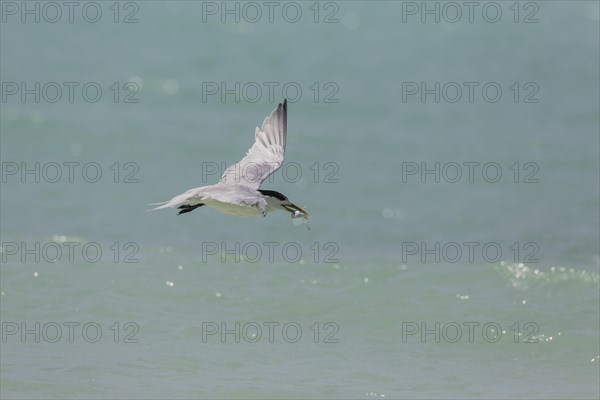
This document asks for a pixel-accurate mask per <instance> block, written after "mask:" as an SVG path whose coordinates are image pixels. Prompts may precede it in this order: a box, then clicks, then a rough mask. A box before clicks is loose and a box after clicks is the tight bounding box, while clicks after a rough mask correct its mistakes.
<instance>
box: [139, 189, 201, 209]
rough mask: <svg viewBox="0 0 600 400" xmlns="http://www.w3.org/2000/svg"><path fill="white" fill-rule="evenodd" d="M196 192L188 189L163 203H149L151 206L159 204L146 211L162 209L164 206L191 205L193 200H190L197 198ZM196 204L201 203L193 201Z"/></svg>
mask: <svg viewBox="0 0 600 400" xmlns="http://www.w3.org/2000/svg"><path fill="white" fill-rule="evenodd" d="M196 197H197V196H196V193H195V192H192V191H191V190H188V191H187V192H185V193H182V194H180V195H178V196H175V197H173V198H172V199H171V200H169V201H163V202H162V203H153V204H148V205H149V206H158V207H154V208H152V209H150V210H146V211H154V210H161V209H163V208H173V207H178V206H182V205H189V204H190V203H191V202H190V200H192V199H195V198H196ZM193 203H194V204H196V203H199V202H197V201H196V202H193Z"/></svg>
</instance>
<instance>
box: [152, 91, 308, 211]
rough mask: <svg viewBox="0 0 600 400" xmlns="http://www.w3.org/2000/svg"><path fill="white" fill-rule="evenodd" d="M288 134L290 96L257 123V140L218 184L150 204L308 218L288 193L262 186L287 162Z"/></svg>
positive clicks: (159, 206) (165, 206) (185, 209)
mask: <svg viewBox="0 0 600 400" xmlns="http://www.w3.org/2000/svg"><path fill="white" fill-rule="evenodd" d="M286 136H287V99H285V100H284V101H283V104H282V103H279V105H278V106H277V108H276V109H275V110H273V112H272V113H271V115H269V116H268V117H266V118H265V120H264V121H263V124H262V127H261V128H259V127H256V131H255V134H254V144H253V145H252V147H250V150H248V153H247V154H246V156H245V157H244V158H242V159H241V160H240V161H239V162H238V163H237V164H234V165H232V166H230V167H229V168H227V169H226V170H225V172H224V173H223V176H222V177H221V180H220V181H219V182H218V183H217V184H215V185H208V186H202V187H197V188H194V189H190V190H188V191H186V192H185V193H182V194H180V195H178V196H175V197H173V198H172V199H171V200H169V201H165V202H163V203H155V204H150V205H153V206H158V207H155V208H153V209H152V210H160V209H163V208H174V207H177V209H179V213H178V214H177V215H181V214H186V213H189V212H191V211H194V210H195V209H196V208H198V207H202V206H208V207H211V208H214V209H216V210H218V211H220V212H223V213H227V214H233V215H238V216H242V217H253V216H260V215H262V216H263V217H266V216H267V213H268V212H272V211H277V210H281V211H287V212H290V213H291V217H292V218H303V219H304V221H305V222H306V221H307V220H308V218H310V215H309V214H308V213H307V212H306V211H304V210H303V209H302V208H300V207H298V206H297V205H295V204H293V203H292V202H290V201H289V200H288V198H287V197H286V196H284V195H283V194H281V193H279V192H277V191H275V190H265V189H259V187H260V185H261V184H262V182H263V181H264V180H265V179H267V177H269V175H271V174H272V173H273V172H275V171H276V170H277V169H279V167H281V164H283V160H284V156H285V141H286Z"/></svg>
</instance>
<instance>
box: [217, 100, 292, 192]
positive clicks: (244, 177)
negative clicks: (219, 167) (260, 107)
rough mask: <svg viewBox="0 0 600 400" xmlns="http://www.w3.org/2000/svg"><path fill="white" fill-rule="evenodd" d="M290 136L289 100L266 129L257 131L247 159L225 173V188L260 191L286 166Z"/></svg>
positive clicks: (263, 127) (280, 105)
mask: <svg viewBox="0 0 600 400" xmlns="http://www.w3.org/2000/svg"><path fill="white" fill-rule="evenodd" d="M286 135H287V99H286V100H284V101H283V104H281V103H279V105H278V106H277V108H276V109H275V110H273V112H272V113H271V115H269V116H268V117H267V118H265V120H264V121H263V124H262V128H258V127H257V128H256V133H255V134H254V144H253V145H252V147H250V150H248V153H247V154H246V157H244V158H242V159H241V160H240V161H239V162H238V163H237V164H234V165H232V166H230V167H229V168H227V169H226V170H225V173H224V174H223V176H222V177H221V184H227V185H245V186H249V187H252V188H254V189H258V187H259V186H260V184H261V183H262V181H264V180H265V179H267V177H268V176H269V175H271V174H272V173H273V172H275V171H276V170H277V169H278V168H279V167H281V164H283V159H284V156H285V139H286Z"/></svg>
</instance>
